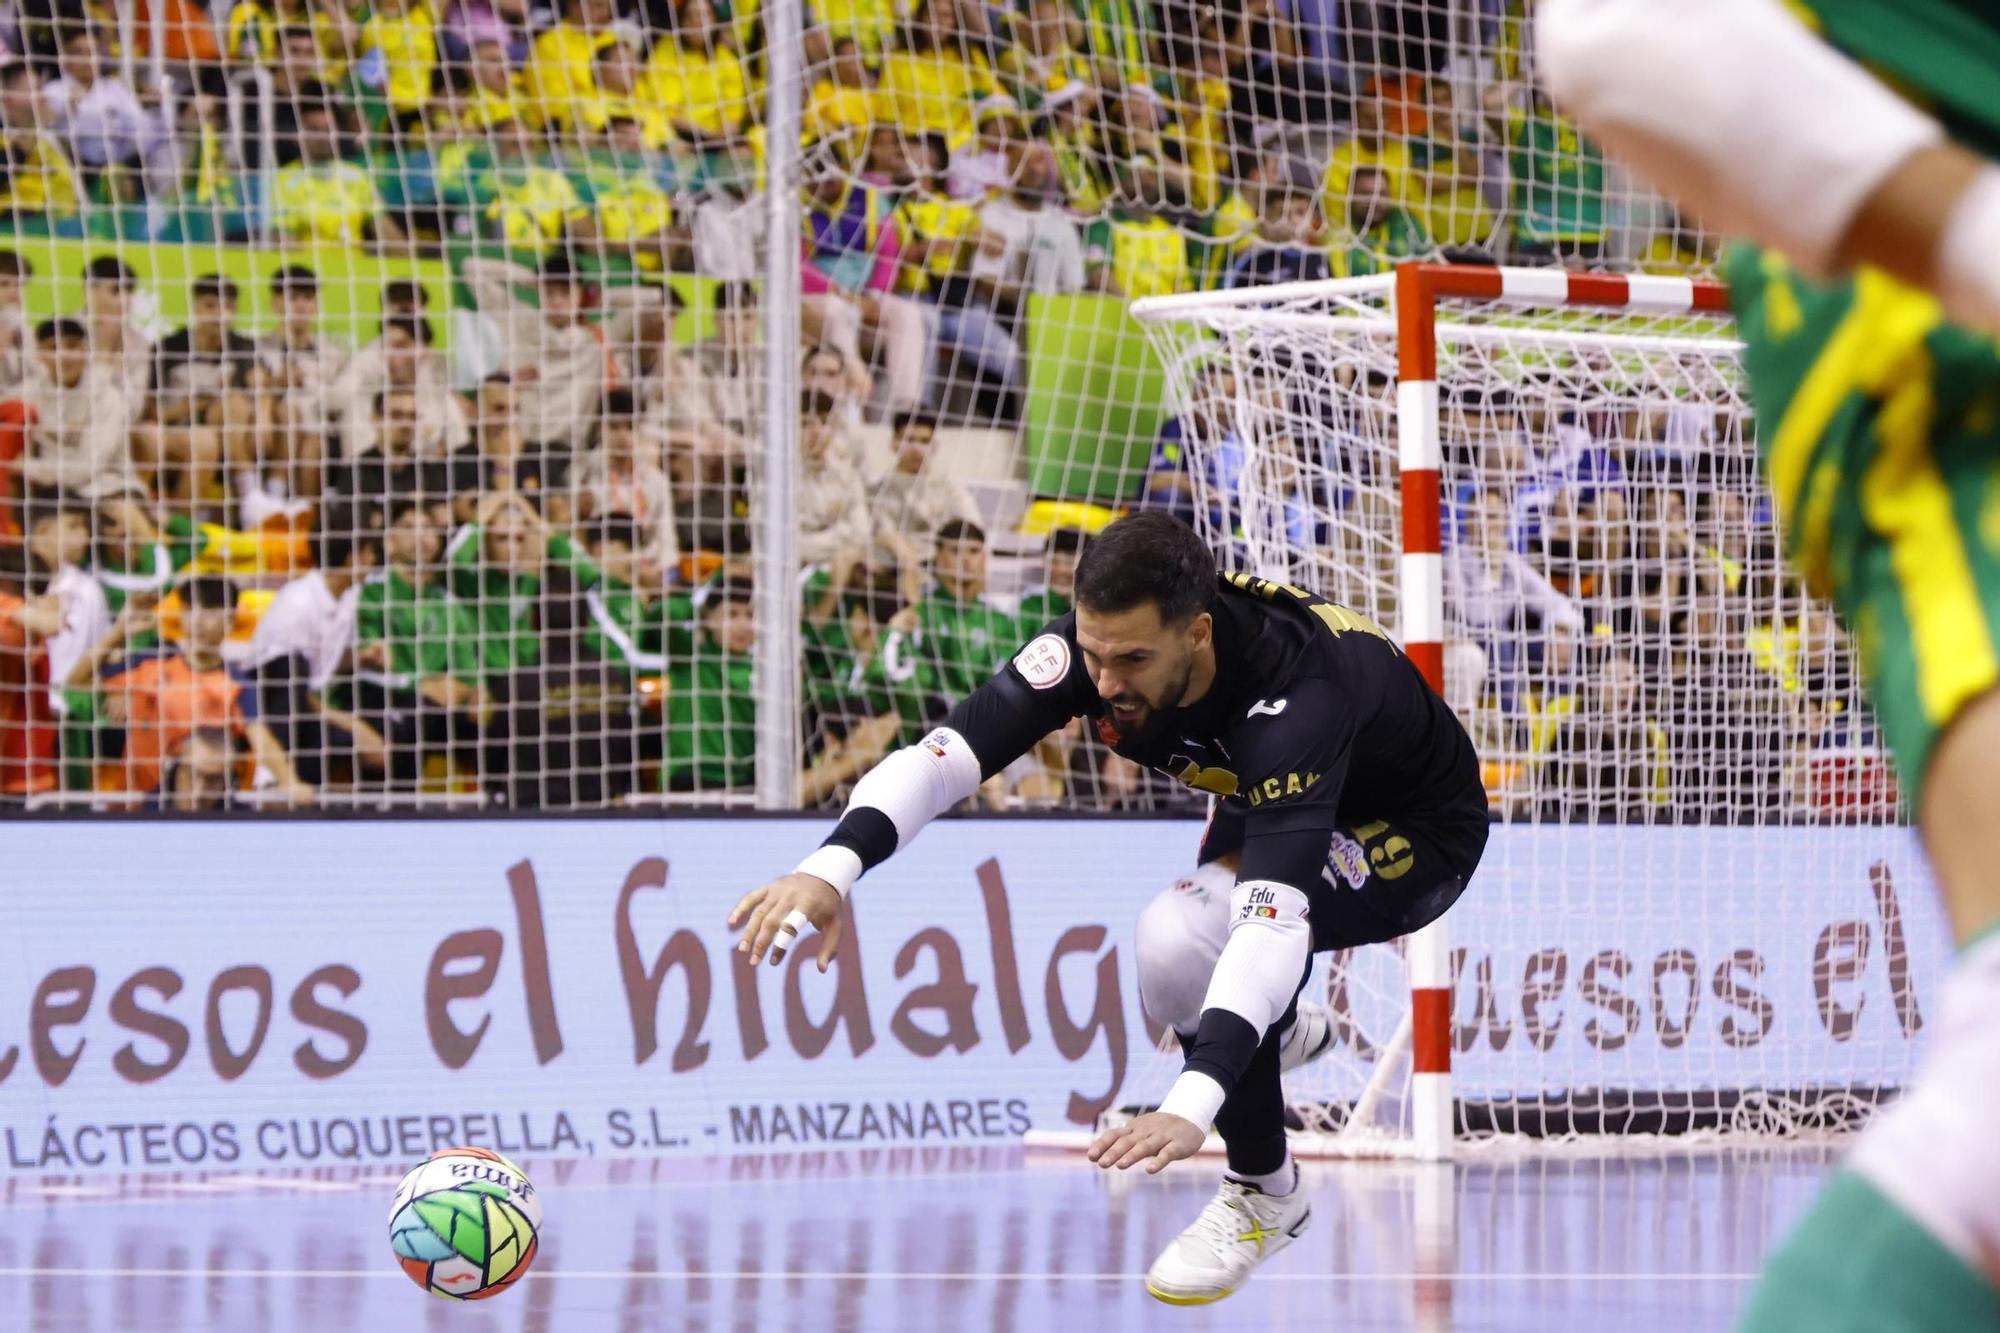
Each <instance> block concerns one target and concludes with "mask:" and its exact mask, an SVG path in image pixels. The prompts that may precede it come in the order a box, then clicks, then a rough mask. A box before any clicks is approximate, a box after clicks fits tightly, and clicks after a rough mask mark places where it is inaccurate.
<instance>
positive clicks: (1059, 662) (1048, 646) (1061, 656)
mask: <svg viewBox="0 0 2000 1333" xmlns="http://www.w3.org/2000/svg"><path fill="white" fill-rule="evenodd" d="M1014 669H1015V670H1016V671H1018V672H1020V673H1021V679H1023V680H1025V681H1027V682H1028V684H1030V685H1032V686H1034V687H1035V688H1036V689H1038V690H1047V689H1053V688H1054V687H1055V686H1057V685H1060V684H1062V681H1063V677H1064V676H1067V675H1068V674H1069V644H1068V643H1067V642H1066V641H1065V640H1064V639H1063V636H1062V635H1060V634H1043V635H1040V636H1038V637H1036V638H1035V639H1034V640H1033V641H1032V642H1030V643H1029V644H1028V646H1027V647H1025V648H1023V649H1022V650H1021V651H1020V652H1018V653H1016V654H1014Z"/></svg>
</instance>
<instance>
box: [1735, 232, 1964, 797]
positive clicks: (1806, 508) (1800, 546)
mask: <svg viewBox="0 0 2000 1333" xmlns="http://www.w3.org/2000/svg"><path fill="white" fill-rule="evenodd" d="M1726 271H1727V275H1728V278H1729V283H1730V288H1731V294H1732V300H1733V302H1734V304H1735V307H1736V314H1737V320H1738V324H1739V326H1740V328H1741V333H1742V337H1743V340H1744V343H1745V351H1744V366H1745V369H1746V371H1747V373H1748V376H1749V386H1750V395H1751V399H1752V402H1753V404H1754V405H1755V408H1756V412H1757V437H1758V443H1759V448H1760V449H1761V451H1762V453H1763V456H1764V475H1765V479H1766V480H1767V481H1768V482H1769V483H1770V486H1771V491H1772V494H1773V496H1774V498H1775V499H1776V501H1777V505H1778V513H1779V517H1780V520H1781V521H1782V523H1783V525H1784V531H1785V540H1786V544H1787V548H1788V549H1789V551H1790V553H1791V556H1792V560H1793V562H1794V564H1795V566H1796V567H1797V568H1798V570H1799V571H1800V573H1801V574H1802V575H1803V576H1804V578H1805V581H1806V586H1807V588H1808V589H1809V590H1810V591H1811V592H1813V593H1814V594H1815V595H1817V596H1821V597H1827V598H1830V599H1831V600H1832V602H1833V604H1834V606H1835V608H1836V609H1837V610H1838V611H1839V612H1840V615H1841V619H1842V620H1843V622H1844V623H1845V624H1846V626H1847V628H1848V631H1849V632H1850V633H1851V634H1852V635H1853V636H1854V641H1855V647H1856V649H1857V651H1858V653H1859V655H1860V659H1861V667H1862V671H1863V673H1864V675H1865V676H1866V678H1867V681H1868V689H1869V698H1870V699H1871V701H1872V702H1873V704H1874V706H1875V712H1876V715H1877V716H1878V717H1879V718H1880V720H1881V724H1882V729H1883V732H1884V734H1885V736H1886V737H1887V739H1888V742H1889V746H1890V749H1891V750H1892V751H1893V752H1894V754H1895V758H1896V766H1897V770H1898V772H1899V774H1900V776H1901V779H1902V783H1903V789H1904V791H1905V792H1906V793H1907V794H1908V797H1909V800H1910V808H1911V809H1912V810H1915V809H1917V808H1918V806H1917V801H1918V799H1919V797H1920V796H1921V794H1922V786H1923V779H1924V769H1925V765H1926V764H1927V763H1928V761H1929V759H1930V753H1931V749H1932V747H1933V746H1934V745H1935V744H1936V742H1937V738H1938V736H1939V735H1940V734H1941V733H1942V732H1943V730H1944V729H1945V728H1946V727H1947V726H1949V725H1950V723H1951V721H1952V719H1953V718H1954V717H1956V716H1957V715H1958V713H1959V711H1960V710H1961V709H1963V708H1964V707H1965V706H1966V705H1967V704H1969V703H1970V702H1972V701H1973V700H1974V699H1976V698H1978V697H1979V696H1980V695H1981V694H1983V693H1984V692H1985V691H1987V690H1989V689H1991V688H1993V687H1994V686H1995V685H1996V684H2000V639H1996V635H1995V630H1996V627H2000V485H1996V483H2000V349H1996V347H1995V344H1994V342H1993V340H1992V339H1991V338H1987V337H1983V336H1979V335H1976V334H1973V333H1970V332H1968V331H1966V330H1965V329H1962V328H1959V327H1957V326H1955V325H1952V324H1949V323H1947V322H1945V320H1944V317H1943V315H1942V313H1941V312H1940V310H1939V308H1938V304H1937V302H1936V301H1935V300H1933V299H1932V298H1931V297H1930V296H1929V295H1927V294H1925V293H1923V292H1919V291H1917V290H1915V289H1913V288H1910V287H1906V286H1904V285H1903V284H1901V283H1899V282H1896V281H1895V280H1894V279H1891V278H1889V277H1886V276H1884V275H1883V274H1880V273H1876V272H1873V271H1864V272H1862V273H1861V274H1860V275H1859V276H1857V277H1855V278H1854V279H1852V280H1849V281H1845V282H1841V283H1835V284H1825V283H1816V282H1812V281H1809V280H1808V279H1806V278H1804V277H1802V276H1800V275H1799V274H1797V273H1795V272H1793V271H1792V270H1791V269H1790V268H1789V267H1787V266H1786V265H1785V263H1784V262H1783V261H1782V260H1780V259H1778V258H1777V257H1776V256H1774V255H1770V254H1766V253H1763V252H1760V251H1757V250H1754V249H1750V248H1748V247H1737V248H1735V249H1733V250H1732V251H1731V253H1730V254H1729V256H1728V259H1727V265H1726Z"/></svg>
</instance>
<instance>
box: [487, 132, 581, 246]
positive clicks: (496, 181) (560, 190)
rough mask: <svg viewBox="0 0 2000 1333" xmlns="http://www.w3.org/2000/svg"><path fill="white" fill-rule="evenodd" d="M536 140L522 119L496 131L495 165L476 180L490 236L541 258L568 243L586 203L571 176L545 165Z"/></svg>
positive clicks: (494, 135)
mask: <svg viewBox="0 0 2000 1333" xmlns="http://www.w3.org/2000/svg"><path fill="white" fill-rule="evenodd" d="M536 147H537V136H536V135H535V133H534V132H533V131H532V130H530V129H529V128H528V126H527V124H526V123H525V122H523V121H522V120H520V119H519V118H518V117H517V118H515V119H513V120H505V121H502V122H500V124H498V125H496V126H494V127H493V153H494V159H493V166H492V168H491V169H490V170H487V171H483V172H481V173H479V175H478V177H477V178H476V179H475V180H474V181H473V183H472V188H473V197H474V199H475V200H476V201H477V202H478V203H479V204H480V205H481V206H482V210H483V214H484V217H485V220H486V224H487V230H488V232H489V234H492V235H496V236H498V237H500V238H501V239H503V240H505V241H506V242H507V243H508V245H509V246H510V247H518V248H520V249H525V250H531V251H533V252H534V253H535V254H537V255H539V254H542V253H544V252H546V251H547V250H548V249H549V248H550V247H551V246H553V245H554V244H555V243H556V242H557V241H560V240H561V239H562V238H563V231H564V228H565V226H566V225H567V224H568V222H569V220H570V218H571V217H573V216H575V215H577V214H579V213H581V212H582V209H583V200H582V197H581V196H579V195H578V194H577V192H576V187H575V186H574V185H572V184H570V180H569V177H567V176H565V175H563V173H562V172H560V171H557V170H555V169H554V168H553V167H550V166H547V165H545V164H543V163H542V162H541V161H540V160H539V158H538V157H537V155H536Z"/></svg>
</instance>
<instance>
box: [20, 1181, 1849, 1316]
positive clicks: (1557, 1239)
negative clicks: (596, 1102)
mask: <svg viewBox="0 0 2000 1333" xmlns="http://www.w3.org/2000/svg"><path fill="white" fill-rule="evenodd" d="M1825 1162H1826V1159H1825V1157H1824V1156H1823V1155H1820V1154H1782V1155H1776V1156H1761V1155H1760V1156H1719V1155H1700V1156H1679V1157H1666V1158H1653V1159H1645V1160H1636V1161H1575V1160H1573V1161H1560V1162H1558V1161H1540V1162H1529V1163H1512V1164H1476V1165H1471V1166H1461V1167H1458V1168H1455V1169H1453V1168H1445V1169H1444V1170H1443V1172H1442V1174H1440V1173H1438V1172H1436V1171H1427V1169H1425V1168H1419V1167H1413V1166H1399V1165H1393V1164H1380V1163H1365V1164H1338V1165H1319V1166H1314V1167H1311V1168H1309V1170H1308V1177H1307V1184H1308V1188H1310V1189H1311V1190H1312V1191H1313V1225H1312V1228H1311V1229H1310V1230H1309V1231H1308V1232H1307V1234H1306V1235H1305V1236H1304V1237H1303V1238H1302V1239H1301V1240H1300V1241H1299V1242H1298V1243H1297V1244H1295V1245H1293V1246H1292V1247H1291V1249H1289V1250H1288V1251H1286V1252H1285V1253H1284V1254H1282V1255H1280V1256H1278V1257H1277V1258H1276V1259H1275V1260H1273V1261H1272V1262H1271V1263H1270V1264H1269V1265H1268V1266H1267V1267H1266V1268H1265V1270H1264V1271H1263V1272H1262V1273H1260V1274H1259V1275H1258V1276H1257V1277H1256V1278H1255V1279H1253V1280H1252V1281H1251V1283H1250V1284H1249V1285H1248V1286H1246V1287H1245V1288H1244V1289H1243V1290H1242V1291H1240V1292H1238V1293H1237V1294H1236V1295H1235V1296H1233V1297H1231V1298H1230V1299H1228V1300H1227V1301H1224V1302H1222V1303H1220V1304H1218V1305H1214V1306H1209V1307H1205V1308H1202V1309H1194V1310H1176V1309H1170V1308H1168V1307H1166V1306H1162V1305H1159V1304H1156V1303H1155V1302H1154V1301H1153V1300H1152V1299H1151V1298H1150V1297H1148V1296H1147V1295H1146V1294H1145V1291H1144V1289H1143V1287H1142V1286H1141V1284H1140V1280H1139V1275H1140V1274H1141V1273H1143V1272H1144V1270H1145V1267H1146V1265H1147V1263H1148V1262H1150V1260H1151V1258H1152V1256H1153V1254H1154V1253H1155V1251H1157V1250H1158V1249H1159V1247H1160V1246H1161V1245H1163V1244H1164V1243H1165V1242H1166V1241H1167V1239H1168V1238H1169V1237H1170V1236H1171V1235H1172V1234H1173V1233H1174V1232H1175V1231H1177V1230H1178V1229H1179V1228H1180V1227H1182V1226H1183V1225H1185V1224H1186V1223H1187V1222H1188V1221H1189V1220H1191V1219H1192V1217H1193V1215H1194V1214H1195V1213H1196V1212H1197V1211H1199V1209H1200V1207H1201V1205H1202V1204H1203V1202H1205V1201H1206V1199H1207V1197H1208V1195H1209V1193H1210V1192H1211V1191H1212V1190H1213V1188H1214V1184H1215V1180H1216V1177H1217V1173H1218V1171H1219V1165H1218V1164H1216V1163H1213V1162H1210V1161H1207V1160H1203V1161H1201V1162H1198V1163H1195V1164H1192V1165H1189V1164H1183V1165H1180V1166H1176V1167H1175V1168H1174V1169H1173V1170H1171V1171H1169V1172H1167V1173H1166V1174H1165V1175H1163V1176H1159V1177H1155V1178H1152V1179H1145V1178H1140V1177H1134V1176H1131V1175H1126V1176H1122V1177H1117V1178H1107V1177H1105V1176H1103V1175H1102V1174H1100V1173H1099V1172H1097V1171H1096V1170H1095V1169H1094V1168H1090V1167H1087V1166H1085V1165H1084V1164H1083V1163H1082V1161H1081V1159H1080V1158H1076V1157H1065V1156H1031V1155H1024V1154H1023V1153H1021V1152H1020V1151H1017V1150H1011V1149H1007V1150H1003V1149H991V1148H987V1149H944V1148H936V1149H897V1150H890V1149H882V1150H877V1151H867V1152H846V1153H826V1154H814V1155H804V1156H800V1157H790V1158H788V1157H764V1158H738V1159H723V1160H714V1161H705V1162H702V1161H661V1162H639V1163H621V1164H611V1165H605V1164H601V1163H596V1162H589V1161H585V1162H549V1163H539V1164H535V1163H528V1164H526V1165H527V1166H528V1170H529V1173H530V1175H532V1176H533V1177H534V1178H535V1180H536V1182H537V1184H538V1185H539V1186H540V1188H541V1190H542V1193H543V1198H544V1203H545V1206H546V1208H547V1217H546V1219H545V1227H544V1233H543V1246H542V1250H541V1253H540V1257H539V1258H538V1260H537V1262H536V1266H535V1270H534V1272H533V1273H532V1274H530V1276H529V1277H528V1278H527V1279H525V1280H524V1281H523V1282H522V1283H521V1285H520V1286H519V1287H517V1288H516V1289H515V1290H513V1291H511V1292H507V1293H504V1294H503V1295H502V1296H500V1297H499V1298H498V1299H496V1300H494V1301H492V1302H489V1303H485V1304H479V1305H464V1306H454V1305H451V1304H448V1303H446V1302H443V1301H439V1300H435V1299H432V1298H429V1297H426V1296H424V1295H423V1294H421V1293H420V1292H419V1291H418V1290H417V1289H416V1288H415V1287H414V1286H412V1285H411V1284H410V1283H409V1281H408V1280H407V1279H406V1278H405V1277H404V1276H403V1275H402V1274H401V1273H400V1272H399V1271H398V1270H397V1269H396V1267H395V1265H394V1264H393V1262H392V1261H391V1259H390V1254H389V1246H388V1239H387V1225H386V1216H385V1214H386V1209H387V1206H388V1201H389V1196H390V1193H391V1191H392V1190H393V1188H394V1183H395V1180H396V1178H397V1175H399V1174H400V1173H398V1172H382V1171H375V1170H360V1169H356V1170H352V1171H332V1170H328V1171H322V1172H319V1173H317V1174H311V1175H297V1176H261V1177H246V1176H219V1175H206V1176H202V1175H187V1176H182V1177H178V1178H171V1177H170V1178H155V1179H151V1180H136V1179H135V1180H126V1181H123V1182H120V1181H115V1180H96V1179H78V1180H56V1179H41V1180H29V1179H21V1178H14V1179H10V1180H7V1181H6V1182H4V1184H0V1329H6V1330H28V1331H32V1333H131V1331H132V1330H149V1331H151V1330H159V1331H161V1333H165V1331H166V1330H195V1329H200V1330H216V1331H218V1333H219V1331H222V1330H229V1331H230V1333H234V1331H236V1330H246V1331H250V1330H255V1331H258V1333H261V1331H262V1330H284V1331H285V1333H322V1331H324V1333H376V1331H377V1330H402V1329H413V1330H425V1331H426V1333H428V1331H429V1330H454V1331H458V1330H465V1331H469V1333H516V1331H520V1333H592V1331H594V1330H599V1329H605V1330H620V1331H621V1333H622V1331H625V1330H631V1331H632V1333H637V1331H638V1330H656V1329H659V1330H666V1329H674V1330H679V1329H686V1330H728V1331H729V1333H774V1331H776V1330H785V1331H787V1333H789V1331H790V1330H808V1331H816V1330H850V1329H865V1330H876V1329H883V1330H891V1329H895V1330H900V1329H909V1330H922V1333H938V1330H984V1329H992V1330H996V1331H998V1333H1012V1331H1014V1330H1020V1331H1021V1333H1040V1331H1041V1330H1045V1329H1064V1330H1068V1329H1086V1330H1090V1331H1091V1333H1108V1330H1113V1329H1141V1328H1173V1329H1200V1330H1208V1329H1256V1330H1260V1331H1261V1330H1274V1329H1285V1330H1294V1329H1308V1328H1315V1329H1317V1328H1338V1329H1342V1330H1373V1329H1424V1330H1442V1329H1452V1330H1461V1331H1463V1333H1472V1331H1473V1330H1489V1329H1491V1330H1501V1329H1509V1330H1511V1329H1520V1330H1533V1333H1545V1331H1546V1330H1549V1329H1564V1328H1601V1329H1616V1330H1618V1333H1637V1331H1639V1330H1650V1329H1676V1330H1679V1329H1720V1328H1726V1327H1728V1325H1729V1323H1730V1321H1731V1319H1732V1317H1733V1315H1734V1312H1735V1311H1736V1309H1737V1307H1738V1306H1739V1304H1740V1303H1741V1302H1742V1300H1743V1299H1744V1297H1745V1295H1746V1293H1747V1291H1748V1287H1749V1277H1750V1275H1751V1274H1753V1273H1754V1272H1755V1270H1756V1267H1757V1264H1758V1260H1759V1258H1760V1256H1761V1255H1762V1254H1763V1253H1764V1252H1765V1250H1766V1249H1767V1248H1768V1247H1769V1246H1770V1244H1771V1243H1772V1241H1773V1240H1774V1238H1775V1237H1776V1236H1777V1235H1778V1234H1780V1233H1781V1232H1782V1230H1783V1229H1784V1228H1785V1227H1786V1226H1787V1225H1788V1224H1789V1223H1790V1221H1791V1220H1792V1219H1793V1218H1794V1217H1796V1216H1797V1215H1798V1213H1799V1212H1800V1210H1801V1209H1803V1207H1804V1206H1805V1203H1806V1201H1807V1200H1808V1199H1809V1198H1810V1196H1811V1193H1812V1190H1813V1188H1814V1186H1815V1185H1816V1183H1817V1182H1818V1181H1819V1179H1820V1178H1821V1176H1822V1175H1823V1174H1824V1172H1825V1170H1826V1165H1825Z"/></svg>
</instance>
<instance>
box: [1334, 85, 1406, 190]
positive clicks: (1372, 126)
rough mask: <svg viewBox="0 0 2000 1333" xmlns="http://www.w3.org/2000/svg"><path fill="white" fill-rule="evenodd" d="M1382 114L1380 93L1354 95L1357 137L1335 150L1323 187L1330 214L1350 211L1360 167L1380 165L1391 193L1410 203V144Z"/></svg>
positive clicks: (1355, 133) (1355, 131)
mask: <svg viewBox="0 0 2000 1333" xmlns="http://www.w3.org/2000/svg"><path fill="white" fill-rule="evenodd" d="M1382 115H1383V113H1382V99H1381V97H1380V96H1379V94H1370V93H1364V94H1362V95H1361V96H1358V97H1356V98H1355V99H1354V137H1353V138H1351V139H1348V140H1347V141H1346V142H1345V143H1343V144H1341V145H1340V146H1339V147H1338V148H1336V149H1334V150H1333V159H1332V160H1331V161H1330V162H1329V163H1328V164H1327V168H1326V183H1325V185H1324V186H1323V187H1322V188H1321V190H1320V208H1321V209H1322V211H1323V212H1324V213H1325V215H1326V216H1327V217H1330V218H1337V217H1345V216H1346V215H1347V199H1348V195H1349V194H1351V193H1352V189H1351V186H1352V184H1353V181H1354V172H1355V169H1356V168H1358V167H1379V168H1381V170H1382V173H1383V175H1385V176H1386V177H1388V180H1389V194H1390V197H1391V198H1392V199H1393V200H1394V201H1395V202H1396V203H1398V204H1401V205H1407V204H1409V202H1410V145H1409V144H1408V143H1407V142H1406V141H1404V140H1403V139H1402V138H1401V137H1399V136H1397V135H1392V134H1390V133H1389V132H1388V130H1387V129H1386V128H1385V127H1384V125H1383V122H1382Z"/></svg>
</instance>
